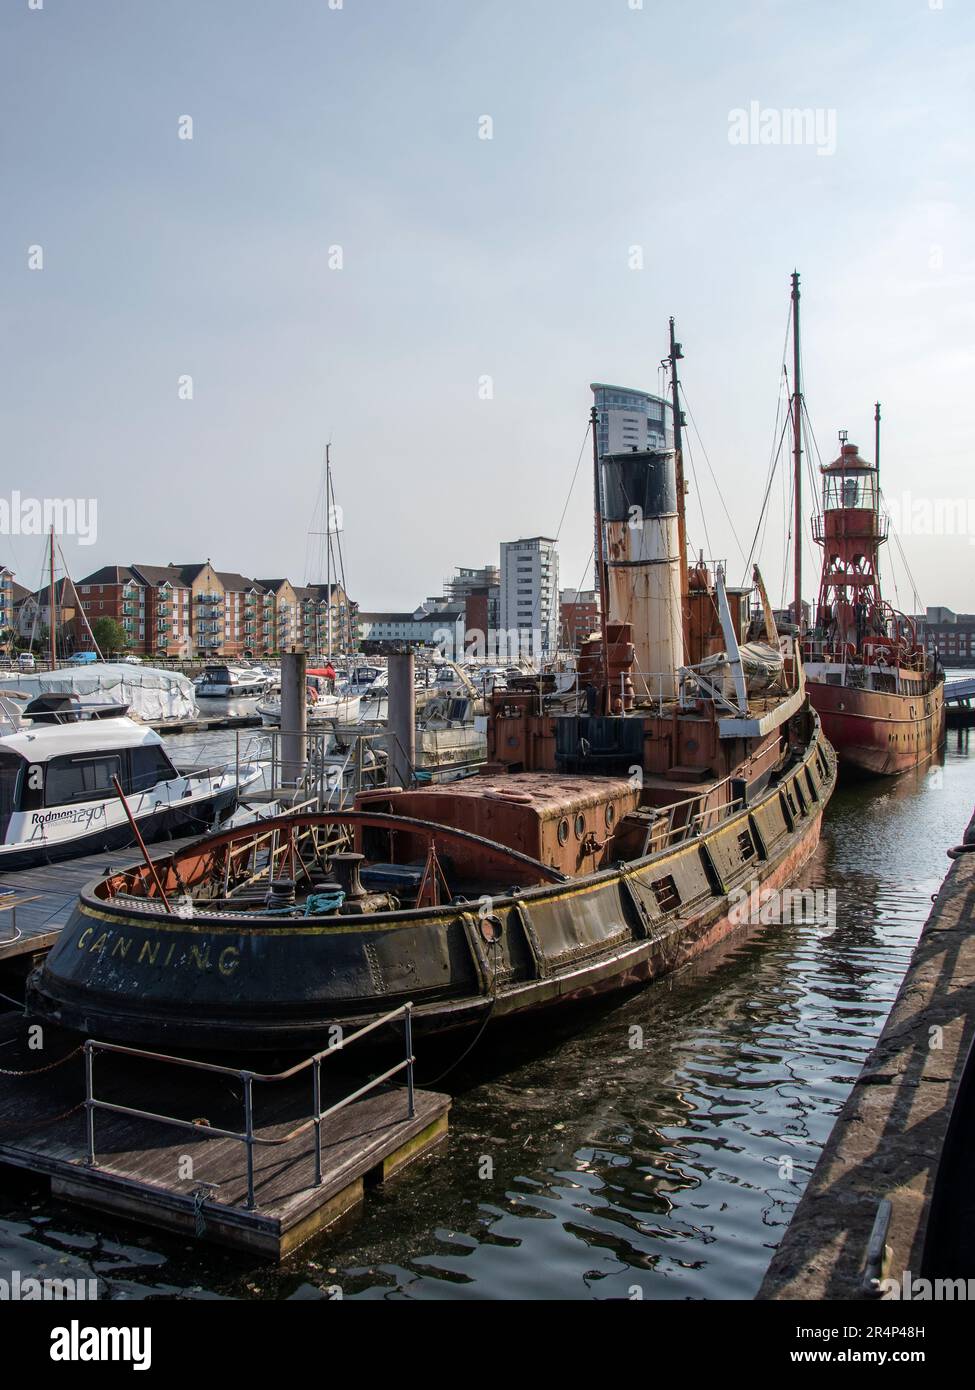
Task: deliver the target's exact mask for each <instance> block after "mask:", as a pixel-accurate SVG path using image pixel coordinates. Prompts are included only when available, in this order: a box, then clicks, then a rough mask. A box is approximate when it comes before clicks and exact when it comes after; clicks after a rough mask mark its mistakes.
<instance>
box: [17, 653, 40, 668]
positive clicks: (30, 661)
mask: <svg viewBox="0 0 975 1390" xmlns="http://www.w3.org/2000/svg"><path fill="white" fill-rule="evenodd" d="M17 670H18V671H36V670H37V662H36V661H35V660H34V653H33V652H21V653H20V656H18V658H17Z"/></svg>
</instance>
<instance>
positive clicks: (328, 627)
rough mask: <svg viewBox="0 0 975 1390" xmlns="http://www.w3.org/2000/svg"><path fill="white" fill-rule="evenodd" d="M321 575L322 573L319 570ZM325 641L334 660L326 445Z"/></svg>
mask: <svg viewBox="0 0 975 1390" xmlns="http://www.w3.org/2000/svg"><path fill="white" fill-rule="evenodd" d="M319 573H321V571H320V570H319ZM325 603H326V605H327V606H326V609H325V640H326V644H327V646H328V651H327V652H326V653H325V655H326V657H327V658H328V660H329V661H331V659H332V446H331V444H326V445H325Z"/></svg>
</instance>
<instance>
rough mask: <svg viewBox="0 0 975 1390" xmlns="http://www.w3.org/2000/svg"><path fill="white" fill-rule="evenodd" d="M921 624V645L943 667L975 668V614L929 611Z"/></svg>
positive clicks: (936, 609) (949, 610)
mask: <svg viewBox="0 0 975 1390" xmlns="http://www.w3.org/2000/svg"><path fill="white" fill-rule="evenodd" d="M922 621H923V632H924V645H925V647H926V649H927V651H928V652H930V653H931V654H932V655H934V654H935V653H937V655H938V657H939V658H940V660H941V664H942V666H945V667H949V666H972V667H975V613H954V612H952V610H951V609H950V608H929V609H928V610H927V613H926V614H925V616H924V619H923V620H922Z"/></svg>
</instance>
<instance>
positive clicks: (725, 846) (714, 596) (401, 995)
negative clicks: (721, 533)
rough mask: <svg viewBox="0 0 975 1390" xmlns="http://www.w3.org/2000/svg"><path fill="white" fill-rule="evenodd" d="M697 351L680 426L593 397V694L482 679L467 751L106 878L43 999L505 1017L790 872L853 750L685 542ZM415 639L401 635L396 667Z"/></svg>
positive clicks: (67, 1015) (703, 921)
mask: <svg viewBox="0 0 975 1390" xmlns="http://www.w3.org/2000/svg"><path fill="white" fill-rule="evenodd" d="M681 357H682V351H681V348H680V344H678V343H677V342H676V338H675V330H674V325H673V322H671V333H670V354H669V357H668V358H667V359H666V361H667V362H668V364H669V368H670V377H671V389H672V392H673V401H674V407H675V409H674V418H675V441H674V443H675V447H674V449H673V450H665V451H660V450H647V451H642V452H632V453H625V454H606V455H602V456H600V454H599V449H598V442H597V436H598V430H597V428H596V427H597V424H598V415H597V412H596V410H595V408H594V409H593V411H592V412H591V415H590V428H591V430H592V436H593V441H592V442H593V475H594V509H595V535H596V547H595V549H596V563H597V565H598V566H599V571H598V573H599V576H600V589H601V592H602V593H603V594H604V595H605V596H606V601H605V602H604V604H603V605H602V615H601V618H600V631H599V632H598V633H597V634H594V635H593V636H592V638H590V640H589V641H588V642H586V643H585V644H584V648H583V651H582V653H581V655H580V661H579V694H578V697H577V698H576V699H575V700H574V701H569V700H567V698H566V695H565V693H564V692H558V693H556V694H555V695H553V694H551V693H550V692H546V690H545V687H544V685H542V684H541V683H539V684H534V683H528V686H527V688H525V689H517V690H496V691H493V692H492V693H490V694H489V695H488V696H487V715H486V719H487V740H488V758H489V762H488V764H487V766H486V768H485V770H484V771H483V772H481V773H480V774H478V775H476V776H474V777H470V778H467V779H465V780H462V781H459V782H453V783H449V784H446V785H434V786H427V787H417V786H415V785H405V786H393V785H390V786H386V787H381V788H376V789H374V790H368V791H364V792H361V793H360V794H359V795H358V796H357V798H356V804H355V808H354V809H353V810H342V811H338V810H329V811H326V812H324V813H321V814H301V813H299V814H295V815H291V816H283V817H279V818H277V819H275V820H271V821H265V822H263V823H262V825H261V832H260V835H256V834H255V833H254V831H253V830H247V829H237V830H231V831H226V832H222V833H219V834H217V835H214V836H209V837H207V838H205V839H203V840H201V841H199V842H198V843H196V844H194V845H191V846H187V847H185V848H183V849H182V850H179V851H177V852H176V853H174V854H171V855H169V856H164V857H162V858H161V859H159V860H157V861H155V874H157V875H158V878H156V877H154V875H153V874H152V873H150V872H149V871H148V870H147V869H146V868H145V867H136V868H132V869H128V870H125V871H123V872H120V873H116V874H113V875H109V876H108V877H106V878H103V879H101V880H99V881H98V882H97V883H94V884H92V885H90V887H88V888H86V889H85V891H84V892H83V893H82V894H81V897H80V899H79V902H78V904H77V907H76V908H75V911H74V914H73V916H72V918H71V920H70V922H69V923H68V925H67V927H66V928H65V929H64V931H63V932H62V934H61V936H60V938H59V940H58V942H57V944H56V945H55V947H54V949H53V950H52V951H51V953H50V955H49V956H48V958H47V960H46V962H45V964H44V965H43V967H42V968H41V969H40V970H39V971H38V972H36V973H35V974H34V976H33V977H32V980H31V984H30V991H29V1009H30V1011H31V1013H32V1014H34V1015H36V1016H39V1017H42V1018H47V1019H50V1020H52V1021H55V1022H57V1023H58V1024H60V1025H62V1026H65V1027H68V1028H72V1029H77V1030H81V1031H84V1032H87V1033H88V1034H91V1033H95V1034H97V1035H98V1036H99V1037H104V1038H108V1039H118V1040H121V1041H125V1040H142V1041H149V1042H151V1043H153V1044H163V1043H167V1042H170V1043H172V1044H173V1045H175V1044H177V1043H179V1044H180V1045H181V1046H200V1047H206V1048H214V1047H217V1046H221V1047H222V1046H228V1047H229V1046H232V1047H235V1048H237V1047H239V1048H242V1049H250V1050H261V1049H267V1048H277V1047H281V1046H296V1047H298V1046H300V1047H305V1046H308V1045H309V1044H310V1045H312V1046H315V1045H326V1044H327V1040H328V1039H329V1037H330V1036H332V1037H334V1033H332V1034H330V1030H331V1029H334V1028H335V1027H336V1026H339V1027H354V1026H357V1025H362V1024H365V1023H366V1022H378V1021H380V1020H381V1019H382V1018H383V1017H384V1016H385V1015H386V1014H387V1013H388V1012H389V1011H390V1010H391V1009H394V1008H396V1007H397V1006H398V1005H400V1004H401V1003H405V1002H407V1001H411V1002H412V1004H413V1006H414V1009H413V1017H414V1022H415V1026H416V1027H417V1029H418V1030H420V1031H428V1032H448V1031H451V1030H454V1029H459V1028H467V1027H471V1026H478V1025H482V1024H484V1023H485V1022H486V1020H487V1019H488V1018H489V1017H490V1018H492V1019H497V1020H502V1019H503V1020H508V1021H512V1022H514V1021H517V1020H524V1019H529V1018H534V1017H537V1016H539V1015H542V1014H545V1013H546V1012H548V1011H549V1010H552V1009H555V1008H563V1007H569V1006H572V1005H575V1004H579V1003H580V1002H582V1001H586V1000H591V999H593V998H595V997H597V996H600V995H606V996H609V995H620V994H623V993H625V992H626V991H629V990H633V989H636V988H639V987H642V986H644V985H646V984H647V983H648V982H650V981H654V980H657V979H659V978H661V977H663V976H665V975H667V974H668V973H670V972H672V971H674V970H677V969H679V968H680V967H681V966H683V965H685V964H686V963H687V962H689V961H691V960H693V959H694V958H696V957H698V956H700V955H701V954H702V953H703V952H705V951H707V950H708V949H709V948H710V947H712V946H714V945H716V944H717V943H718V942H720V941H721V940H722V939H723V938H725V937H727V936H728V935H729V934H730V933H731V932H733V931H735V930H736V929H738V928H739V927H740V926H741V925H742V923H743V922H747V921H748V920H750V918H751V915H752V913H753V912H755V913H757V911H758V910H759V908H760V906H761V905H762V903H764V902H765V900H766V899H767V897H768V896H769V895H770V894H772V893H774V892H776V891H777V890H778V889H780V888H782V887H783V886H784V885H786V884H787V883H789V882H790V881H791V879H792V878H793V877H794V875H795V874H796V873H797V872H798V870H799V869H800V868H801V867H802V865H803V864H804V863H805V861H806V860H807V859H808V857H809V856H810V855H811V854H812V853H813V851H814V849H815V847H816V844H817V842H818V839H819V833H820V825H821V822H822V816H823V810H824V807H825V806H826V803H827V802H828V800H829V798H830V796H831V794H832V792H833V788H834V785H835V780H836V762H835V758H834V755H833V752H832V749H831V748H830V746H829V743H828V742H827V740H826V739H825V738H824V736H823V733H822V729H821V726H820V721H819V718H818V716H817V714H816V712H815V710H814V709H813V707H812V705H811V704H810V701H809V698H808V695H807V692H806V684H805V675H804V671H803V666H802V661H801V658H800V656H799V653H798V650H797V649H796V647H795V646H794V644H793V643H792V642H791V640H790V639H788V638H782V639H777V640H776V644H775V645H774V646H773V645H771V642H766V643H765V644H756V646H755V647H753V648H752V649H751V650H749V649H748V648H749V644H748V643H747V642H746V640H745V639H746V635H747V632H748V628H749V626H750V623H751V612H750V604H751V593H750V591H748V590H744V589H734V588H729V587H728V586H727V584H726V583H725V578H724V574H723V572H722V570H721V568H720V566H717V567H715V566H709V565H706V564H704V563H699V564H697V565H695V566H693V567H689V566H688V562H687V547H686V538H685V519H684V505H685V502H684V493H685V489H684V477H683V454H682V449H683V444H682V428H681V427H682V415H681V410H680V400H679V384H678V368H677V364H678V361H679V359H680V358H681ZM759 602H760V603H761V604H762V609H763V625H764V630H765V631H766V633H769V632H770V631H771V630H772V628H771V623H772V619H771V614H770V612H769V611H768V609H767V601H766V600H765V599H764V593H763V589H762V588H761V586H760V588H759ZM411 661H412V658H411V657H410V656H408V655H407V656H402V657H399V656H394V657H391V658H390V663H391V689H392V688H393V680H392V675H393V670H392V667H393V663H394V662H396V663H399V662H405V663H407V667H406V668H403V667H400V666H397V668H396V679H397V683H399V682H400V680H402V684H403V686H404V687H405V688H409V687H408V680H409V670H408V665H409V663H411ZM159 885H162V890H163V891H164V892H165V893H166V894H167V896H169V890H170V889H172V893H173V895H176V894H177V893H178V894H179V895H180V911H179V913H178V914H176V913H174V914H166V911H165V905H164V903H163V902H162V900H161V898H160V888H159Z"/></svg>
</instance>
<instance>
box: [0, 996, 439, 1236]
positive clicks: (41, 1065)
mask: <svg viewBox="0 0 975 1390" xmlns="http://www.w3.org/2000/svg"><path fill="white" fill-rule="evenodd" d="M45 1033H46V1034H47V1035H48V1036H47V1037H46V1038H45V1047H44V1048H43V1050H41V1051H31V1050H30V1048H29V1046H28V1043H27V1038H26V1035H25V1032H24V1027H23V1024H22V1022H21V1021H20V1020H19V1019H17V1018H16V1017H15V1016H10V1015H8V1016H7V1017H6V1018H5V1019H2V1020H0V1068H2V1069H3V1070H0V1163H7V1164H12V1165H14V1166H16V1167H19V1168H25V1169H28V1170H29V1171H31V1172H34V1173H38V1174H43V1175H45V1176H47V1177H49V1178H50V1181H51V1192H52V1194H53V1195H54V1196H57V1197H61V1198H64V1199H66V1200H69V1201H71V1202H75V1203H79V1204H82V1205H84V1206H88V1207H93V1208H95V1209H97V1210H100V1211H105V1212H109V1213H111V1214H113V1215H115V1216H118V1217H120V1218H122V1219H124V1220H130V1221H137V1222H143V1223H146V1224H149V1225H153V1226H160V1227H163V1228H164V1229H168V1230H172V1231H177V1232H179V1233H181V1234H182V1235H188V1236H190V1237H194V1236H195V1237H196V1238H199V1239H203V1240H208V1241H214V1242H216V1243H219V1244H223V1245H229V1246H233V1247H236V1248H238V1249H241V1250H245V1251H248V1252H250V1253H252V1254H256V1255H261V1256H264V1257H269V1258H271V1259H276V1260H281V1259H284V1258H285V1257H286V1256H287V1255H289V1254H290V1253H291V1252H292V1251H293V1250H294V1249H296V1248H297V1247H298V1246H299V1245H301V1244H303V1243H304V1242H305V1241H307V1240H309V1239H310V1238H311V1237H313V1236H315V1235H317V1234H319V1233H320V1232H321V1231H323V1230H324V1229H326V1228H327V1227H328V1226H330V1225H332V1224H333V1223H334V1222H335V1221H337V1220H338V1219H339V1218H340V1217H342V1216H344V1215H346V1214H347V1213H350V1212H351V1211H353V1210H354V1209H355V1208H356V1207H357V1206H359V1204H360V1203H361V1202H362V1201H363V1198H364V1194H365V1191H366V1189H367V1188H368V1187H369V1186H371V1185H373V1184H375V1183H378V1182H382V1181H384V1180H385V1179H387V1178H389V1177H391V1176H392V1174H393V1173H395V1172H397V1171H398V1170H399V1169H401V1168H403V1167H405V1166H406V1164H408V1163H409V1162H411V1161H412V1160H413V1159H415V1158H418V1157H419V1156H420V1155H422V1154H424V1153H426V1152H427V1151H428V1150H430V1149H431V1148H433V1147H434V1146H435V1145H437V1144H439V1143H440V1142H441V1141H442V1140H443V1139H444V1138H445V1136H446V1133H447V1113H448V1110H449V1108H450V1100H449V1098H448V1097H447V1096H444V1095H439V1094H435V1093H433V1092H429V1091H416V1092H415V1095H414V1114H413V1116H412V1117H410V1116H409V1114H408V1093H407V1090H406V1088H404V1087H400V1086H395V1087H394V1086H384V1087H382V1088H381V1089H378V1090H375V1091H372V1092H371V1093H369V1094H367V1095H365V1096H363V1097H361V1098H360V1099H358V1100H352V1101H351V1103H350V1104H348V1105H347V1106H346V1108H345V1109H342V1110H339V1111H337V1112H336V1113H335V1114H333V1115H330V1116H328V1117H327V1118H326V1119H325V1120H324V1121H323V1122H322V1149H321V1152H322V1182H321V1184H320V1185H316V1183H315V1159H314V1145H315V1138H314V1135H315V1130H314V1128H311V1129H306V1130H305V1131H304V1133H302V1134H300V1135H298V1136H297V1137H296V1138H292V1139H290V1140H288V1141H287V1142H285V1143H283V1144H278V1145H276V1146H274V1147H269V1146H265V1145H261V1144H259V1145H256V1146H255V1148H254V1155H255V1158H254V1197H255V1203H254V1207H253V1209H250V1210H249V1209H248V1208H247V1205H246V1198H247V1179H246V1146H245V1145H244V1144H243V1143H241V1142H240V1141H239V1140H236V1139H231V1138H225V1137H218V1136H216V1135H208V1129H227V1130H230V1131H233V1132H235V1133H238V1132H240V1131H241V1130H242V1128H243V1124H242V1094H241V1091H242V1088H241V1086H240V1085H238V1084H237V1082H236V1079H234V1080H233V1081H231V1080H230V1079H229V1078H228V1077H226V1076H214V1075H212V1074H210V1073H205V1072H199V1071H185V1070H184V1069H183V1068H181V1067H174V1066H172V1065H170V1064H163V1063H158V1062H148V1061H146V1060H144V1059H138V1060H132V1059H129V1058H127V1057H121V1056H118V1055H114V1054H108V1053H106V1054H100V1055H98V1056H97V1057H96V1059H95V1061H94V1071H95V1085H94V1094H95V1095H97V1096H98V1097H99V1099H100V1100H104V1101H108V1102H110V1103H112V1104H116V1105H125V1106H127V1107H132V1108H136V1109H147V1110H151V1111H153V1112H155V1113H156V1114H164V1115H166V1116H175V1117H176V1118H179V1119H183V1120H185V1121H190V1122H192V1123H193V1124H194V1129H192V1130H189V1129H178V1128H174V1127H172V1126H170V1125H167V1124H164V1123H162V1122H160V1121H159V1120H152V1119H144V1118H135V1117H132V1116H130V1115H123V1114H118V1113H114V1112H106V1111H103V1110H97V1111H95V1121H94V1123H95V1152H96V1165H95V1166H91V1165H90V1164H89V1163H88V1162H87V1134H86V1113H85V1103H84V1102H85V1094H86V1090H85V1077H84V1062H85V1059H84V1055H83V1053H82V1052H81V1050H80V1047H79V1040H78V1038H76V1037H72V1036H70V1035H68V1034H66V1033H57V1034H55V1033H54V1032H52V1030H50V1029H46V1030H45ZM62 1058H63V1059H65V1060H63V1061H61V1062H60V1064H58V1063H59V1061H60V1059H62ZM52 1062H53V1063H54V1064H55V1065H53V1066H52V1065H51V1063H52ZM328 1071H329V1068H328V1066H327V1065H323V1067H322V1105H323V1107H324V1108H326V1109H327V1108H328V1106H329V1105H330V1104H332V1103H334V1102H335V1101H336V1100H338V1099H341V1098H342V1097H343V1096H345V1095H349V1094H350V1092H351V1090H352V1089H353V1088H355V1087H357V1086H358V1084H359V1083H360V1082H361V1076H360V1078H359V1079H358V1080H353V1081H351V1082H350V1081H349V1078H348V1076H346V1077H345V1078H344V1084H342V1079H341V1078H338V1077H332V1076H331V1075H326V1074H327V1073H328ZM11 1072H18V1073H26V1072H32V1073H34V1075H10V1074H9V1073H11ZM326 1081H328V1083H329V1084H328V1088H327V1089H326V1084H325V1083H326ZM310 1114H311V1076H310V1073H309V1072H308V1071H305V1072H303V1073H301V1074H300V1075H299V1076H298V1077H296V1078H294V1081H293V1082H287V1083H284V1082H278V1083H274V1084H273V1085H271V1084H264V1085H262V1084H260V1083H258V1082H255V1083H254V1133H255V1135H257V1136H259V1137H260V1139H262V1140H276V1139H280V1138H282V1137H283V1136H285V1135H287V1134H289V1133H290V1132H291V1131H293V1130H294V1129H295V1128H297V1127H298V1126H299V1125H300V1124H301V1123H302V1121H304V1120H306V1119H307V1118H308V1116H309V1115H310Z"/></svg>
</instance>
